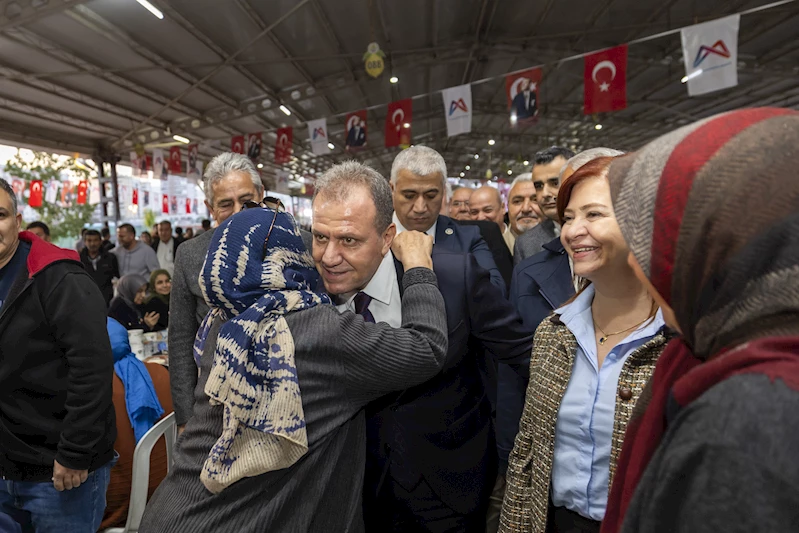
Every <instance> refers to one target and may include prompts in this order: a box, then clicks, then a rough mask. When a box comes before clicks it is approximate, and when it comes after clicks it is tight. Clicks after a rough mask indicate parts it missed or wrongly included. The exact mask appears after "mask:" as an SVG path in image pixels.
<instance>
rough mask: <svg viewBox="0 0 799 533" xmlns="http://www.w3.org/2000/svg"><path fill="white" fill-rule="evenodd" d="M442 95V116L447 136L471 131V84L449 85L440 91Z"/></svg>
mask: <svg viewBox="0 0 799 533" xmlns="http://www.w3.org/2000/svg"><path fill="white" fill-rule="evenodd" d="M441 95H442V96H443V97H444V118H445V119H446V121H447V137H453V136H455V135H460V134H462V133H469V132H471V131H472V86H471V85H469V84H466V85H459V86H457V87H450V88H449V89H444V90H443V91H442V92H441Z"/></svg>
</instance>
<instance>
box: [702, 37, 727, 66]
mask: <svg viewBox="0 0 799 533" xmlns="http://www.w3.org/2000/svg"><path fill="white" fill-rule="evenodd" d="M710 54H716V55H718V56H721V57H725V58H729V57H730V50H729V49H728V48H727V45H726V44H724V41H722V40H718V41H716V43H715V44H714V45H713V46H705V45H704V44H703V45H702V46H700V47H699V50H698V51H697V52H696V59H694V68H696V67H698V66H699V65H701V64H702V61H704V60H705V58H707V56H709V55H710ZM728 64H729V63H725V64H724V65H719V66H720V67H723V66H725V65H728ZM715 68H718V67H715Z"/></svg>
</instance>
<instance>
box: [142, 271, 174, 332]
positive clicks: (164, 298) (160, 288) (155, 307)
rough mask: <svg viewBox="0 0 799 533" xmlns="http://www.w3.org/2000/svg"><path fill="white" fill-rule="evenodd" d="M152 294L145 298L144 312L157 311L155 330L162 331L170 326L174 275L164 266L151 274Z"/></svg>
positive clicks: (150, 286)
mask: <svg viewBox="0 0 799 533" xmlns="http://www.w3.org/2000/svg"><path fill="white" fill-rule="evenodd" d="M149 288H150V294H149V295H148V296H147V298H146V299H145V300H144V313H145V315H146V314H147V313H156V314H157V315H158V322H156V324H155V326H153V328H152V330H153V331H161V330H164V329H167V327H169V294H170V293H171V292H172V276H170V275H169V272H168V271H167V270H165V269H163V268H159V269H158V270H153V272H152V274H150V285H149Z"/></svg>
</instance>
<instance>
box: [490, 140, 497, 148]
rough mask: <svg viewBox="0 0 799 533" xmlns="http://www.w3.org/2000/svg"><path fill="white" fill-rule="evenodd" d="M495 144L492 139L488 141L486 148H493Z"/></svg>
mask: <svg viewBox="0 0 799 533" xmlns="http://www.w3.org/2000/svg"><path fill="white" fill-rule="evenodd" d="M496 143H497V141H495V140H494V139H488V146H494V145H495V144H496Z"/></svg>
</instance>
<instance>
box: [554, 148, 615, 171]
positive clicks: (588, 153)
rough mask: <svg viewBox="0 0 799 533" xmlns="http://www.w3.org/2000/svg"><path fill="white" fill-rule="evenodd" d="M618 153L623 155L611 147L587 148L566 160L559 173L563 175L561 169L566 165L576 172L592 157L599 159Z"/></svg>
mask: <svg viewBox="0 0 799 533" xmlns="http://www.w3.org/2000/svg"><path fill="white" fill-rule="evenodd" d="M620 155H624V152H620V151H619V150H614V149H613V148H602V147H599V148H589V149H588V150H584V151H582V152H580V153H579V154H577V155H576V156H574V157H572V158H571V159H569V160H568V161H566V164H565V165H564V166H563V168H562V169H561V170H560V174H561V175H563V171H564V170H566V169H567V168H568V167H571V169H572V171H574V172H577V170H579V169H580V167H581V166H583V165H585V164H586V163H588V162H589V161H593V160H594V159H599V158H600V157H616V156H620Z"/></svg>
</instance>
